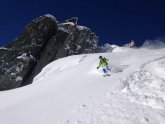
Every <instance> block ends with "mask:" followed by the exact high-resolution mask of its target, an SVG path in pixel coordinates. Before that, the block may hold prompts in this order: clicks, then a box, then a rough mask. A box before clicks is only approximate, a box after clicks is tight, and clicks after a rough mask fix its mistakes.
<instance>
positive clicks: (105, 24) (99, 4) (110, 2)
mask: <svg viewBox="0 0 165 124" xmlns="http://www.w3.org/2000/svg"><path fill="white" fill-rule="evenodd" d="M164 12H165V1H164V0H1V4H0V15H1V19H0V46H2V45H5V44H7V43H8V42H11V41H13V39H14V38H16V37H17V36H18V35H19V34H20V33H21V32H22V31H23V29H24V27H25V26H26V24H28V23H29V22H30V21H31V20H33V19H35V18H37V17H39V16H41V15H44V14H47V13H49V14H52V15H54V16H55V17H56V18H57V19H58V20H59V21H63V20H65V19H68V18H70V17H73V16H77V17H78V18H79V24H80V25H85V26H87V27H90V28H91V29H92V30H93V31H94V32H95V33H96V34H97V35H98V36H99V38H100V44H104V43H106V42H109V43H110V44H118V45H123V44H125V43H127V42H129V41H131V40H132V39H134V40H135V41H136V42H137V44H138V45H141V44H142V43H143V42H144V40H146V39H157V38H158V39H164V37H165V16H164Z"/></svg>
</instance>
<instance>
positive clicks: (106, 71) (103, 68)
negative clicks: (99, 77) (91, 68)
mask: <svg viewBox="0 0 165 124" xmlns="http://www.w3.org/2000/svg"><path fill="white" fill-rule="evenodd" d="M99 59H100V62H99V66H98V67H97V69H99V68H100V67H101V71H102V73H103V76H110V69H109V67H108V59H106V58H103V57H102V56H99Z"/></svg>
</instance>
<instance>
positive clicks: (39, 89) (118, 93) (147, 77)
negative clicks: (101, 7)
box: [0, 46, 165, 124]
mask: <svg viewBox="0 0 165 124" xmlns="http://www.w3.org/2000/svg"><path fill="white" fill-rule="evenodd" d="M107 51H108V50H107ZM109 51H112V52H107V53H98V54H87V55H76V56H70V57H66V58H62V59H59V60H56V61H54V62H52V63H50V64H49V65H47V66H46V67H45V68H44V69H43V70H42V72H41V73H40V74H39V75H38V76H36V77H35V79H34V82H33V84H31V85H28V86H25V87H22V88H18V89H14V90H10V91H4V92H0V101H1V102H0V123H2V124H165V54H164V53H165V49H156V50H149V49H144V48H143V49H131V48H122V47H117V46H115V47H113V49H112V48H111V50H109ZM100 55H102V56H103V57H106V58H108V59H109V66H110V68H111V70H112V72H111V76H108V77H103V76H101V75H100V74H99V70H97V69H96V67H97V66H98V63H99V59H98V57H99V56H100Z"/></svg>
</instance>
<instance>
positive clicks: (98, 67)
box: [97, 61, 101, 69]
mask: <svg viewBox="0 0 165 124" xmlns="http://www.w3.org/2000/svg"><path fill="white" fill-rule="evenodd" d="M100 66H101V61H100V62H99V66H98V67H97V69H99V68H100Z"/></svg>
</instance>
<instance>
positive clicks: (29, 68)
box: [0, 15, 98, 90]
mask: <svg viewBox="0 0 165 124" xmlns="http://www.w3.org/2000/svg"><path fill="white" fill-rule="evenodd" d="M77 21H78V18H76V17H73V18H71V19H68V20H66V21H64V23H59V22H58V21H57V20H56V19H55V17H53V16H51V15H44V16H41V17H39V18H37V19H35V20H33V21H32V22H31V23H29V24H28V25H27V26H26V27H25V29H24V31H23V33H22V34H21V35H20V36H19V37H17V38H16V39H15V40H14V41H13V42H11V43H10V44H8V45H7V46H5V47H3V48H0V90H8V89H13V88H17V87H21V86H24V85H27V84H29V83H32V80H33V78H34V77H35V76H36V75H37V74H38V73H39V72H40V71H41V70H42V68H43V67H44V66H46V65H47V64H49V63H50V62H52V61H54V60H56V59H58V58H62V57H66V56H70V55H77V54H82V53H94V52H97V46H98V37H97V36H96V35H95V33H93V32H91V30H90V29H89V28H87V27H83V26H79V25H77Z"/></svg>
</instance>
